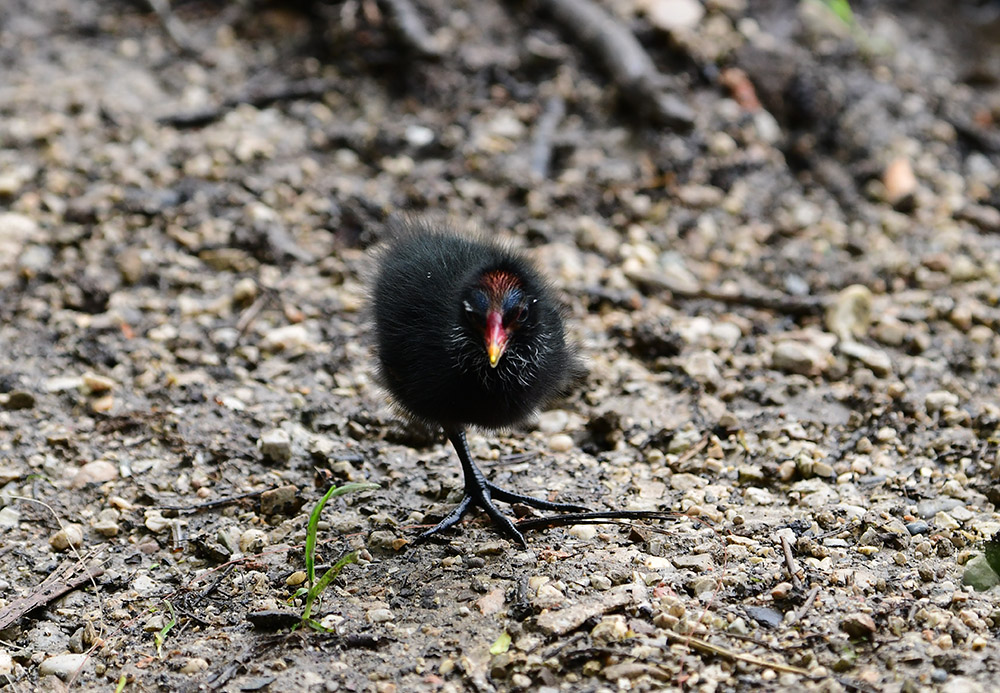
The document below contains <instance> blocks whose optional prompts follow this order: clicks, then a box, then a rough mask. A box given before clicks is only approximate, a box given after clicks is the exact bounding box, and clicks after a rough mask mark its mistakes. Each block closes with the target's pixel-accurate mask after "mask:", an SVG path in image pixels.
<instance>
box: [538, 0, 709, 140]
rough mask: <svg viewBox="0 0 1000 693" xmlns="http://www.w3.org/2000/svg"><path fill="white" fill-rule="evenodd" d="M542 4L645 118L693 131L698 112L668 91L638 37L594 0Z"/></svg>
mask: <svg viewBox="0 0 1000 693" xmlns="http://www.w3.org/2000/svg"><path fill="white" fill-rule="evenodd" d="M540 5H541V7H542V8H543V9H545V10H546V11H547V12H548V13H549V14H550V15H551V16H552V17H553V19H555V20H556V22H558V23H559V24H560V25H562V27H563V28H564V29H565V30H566V32H567V33H569V34H571V35H572V36H573V38H575V39H576V40H577V41H578V42H579V43H580V44H581V45H582V46H583V47H584V49H586V50H587V51H588V52H590V53H591V54H592V55H593V56H594V57H595V58H597V60H599V61H600V62H601V63H602V64H603V65H604V68H605V69H606V70H607V72H608V74H609V75H610V76H611V79H612V80H613V81H614V82H615V84H616V85H617V86H618V87H619V89H621V91H622V95H623V96H624V97H625V98H626V100H628V101H629V102H630V103H631V104H632V105H633V106H634V107H635V108H636V109H637V110H638V111H639V112H640V113H641V114H642V115H643V116H645V117H647V118H649V119H650V120H653V121H654V122H656V123H657V124H660V125H666V126H667V127H672V128H676V129H678V130H687V129H690V128H691V126H692V125H693V124H694V111H693V110H692V109H691V108H690V107H689V106H688V105H687V104H685V103H683V102H682V101H681V100H680V99H678V98H677V97H675V96H673V95H671V94H668V93H667V92H666V90H665V85H666V82H667V80H666V78H665V77H664V76H663V75H662V74H660V72H659V71H658V70H657V69H656V66H655V65H654V64H653V60H652V59H651V58H650V57H649V54H648V53H646V51H645V49H644V48H643V47H642V46H641V45H640V44H639V41H638V40H636V38H635V36H634V35H633V34H632V32H631V31H629V30H628V29H627V28H626V27H624V26H622V24H621V23H620V22H618V21H617V20H616V19H615V18H614V17H612V16H611V15H610V14H608V13H607V12H606V11H605V10H604V9H603V8H602V7H601V6H600V5H598V4H596V3H595V2H593V0H540Z"/></svg>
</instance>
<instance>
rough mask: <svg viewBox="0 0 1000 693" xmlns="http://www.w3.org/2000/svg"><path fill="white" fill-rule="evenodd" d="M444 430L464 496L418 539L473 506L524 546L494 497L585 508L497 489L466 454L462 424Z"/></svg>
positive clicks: (554, 507)
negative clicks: (454, 454) (458, 467)
mask: <svg viewBox="0 0 1000 693" xmlns="http://www.w3.org/2000/svg"><path fill="white" fill-rule="evenodd" d="M444 432H445V435H447V436H448V440H450V441H451V444H452V445H453V446H454V447H455V452H457V453H458V459H459V461H461V463H462V474H463V475H464V476H465V495H464V496H462V500H461V502H460V503H459V504H458V506H457V507H456V508H455V509H454V510H452V511H451V512H450V513H448V516H447V517H446V518H444V519H443V520H441V521H440V522H439V523H437V524H436V525H434V526H433V527H431V528H430V529H429V530H427V531H426V532H424V533H423V534H421V535H420V537H419V539H421V540H423V539H426V538H427V537H429V536H431V535H432V534H437V533H438V532H440V531H441V530H443V529H447V528H448V527H451V526H452V525H454V524H456V523H457V522H458V521H459V520H461V519H462V516H463V515H465V513H467V512H468V511H469V508H470V507H472V506H473V505H475V506H478V507H480V508H482V509H483V510H485V511H486V514H487V515H489V516H490V519H491V520H493V524H494V525H495V526H496V528H497V529H498V530H500V532H501V533H502V534H504V535H506V536H507V538H509V539H511V540H513V541H516V542H517V543H518V544H520V545H521V546H525V547H526V546H527V545H528V544H527V542H526V541H525V540H524V535H522V534H521V532H519V531H518V529H517V527H515V526H514V523H513V522H511V520H510V518H508V517H507V516H506V515H504V514H503V513H501V512H500V511H499V510H497V507H496V506H495V505H493V500H494V499H496V500H498V501H503V502H505V503H524V504H526V505H530V506H532V507H533V508H539V509H540V510H561V511H569V512H586V511H587V508H585V507H582V506H579V505H573V504H571V503H553V502H551V501H547V500H544V499H542V498H535V497H534V496H524V495H521V494H520V493H511V492H510V491H506V490H504V489H502V488H500V487H499V486H497V485H496V484H493V483H491V482H490V481H488V480H487V479H486V477H485V476H484V475H483V472H482V471H481V470H480V469H479V467H477V466H476V463H475V462H473V461H472V455H471V454H470V453H469V443H468V441H467V440H466V439H465V429H464V428H462V427H456V428H450V427H449V428H445V430H444Z"/></svg>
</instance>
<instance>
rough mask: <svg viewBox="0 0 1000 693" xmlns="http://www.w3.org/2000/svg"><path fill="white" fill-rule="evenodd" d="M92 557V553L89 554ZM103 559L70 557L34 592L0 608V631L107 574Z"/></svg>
mask: <svg viewBox="0 0 1000 693" xmlns="http://www.w3.org/2000/svg"><path fill="white" fill-rule="evenodd" d="M88 558H90V557H88ZM102 563H103V561H96V560H90V561H89V562H86V561H83V560H74V561H67V562H66V563H63V564H62V565H61V566H59V567H58V568H56V569H55V570H54V571H53V572H52V573H51V574H49V576H48V577H47V578H45V579H44V580H42V582H41V584H40V585H38V587H37V588H36V589H35V591H34V592H32V593H31V594H28V595H26V596H24V597H19V598H17V599H15V600H14V601H12V602H11V603H10V604H8V605H7V606H5V607H4V608H2V609H0V631H2V630H6V629H7V628H10V627H11V626H12V625H14V624H15V623H17V622H18V621H19V620H21V618H23V617H24V616H25V615H26V614H28V613H30V612H31V611H34V610H35V609H37V608H38V607H40V606H45V605H47V604H50V603H51V602H53V601H55V600H56V599H58V598H59V597H61V596H63V595H64V594H66V593H67V592H71V591H73V590H75V589H76V588H77V587H79V586H80V585H83V584H85V583H88V582H90V583H93V582H94V581H95V580H96V579H97V578H99V577H100V576H101V575H103V574H104V567H103V566H102V565H101V564H102Z"/></svg>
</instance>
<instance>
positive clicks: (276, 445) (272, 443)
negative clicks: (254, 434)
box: [258, 428, 292, 462]
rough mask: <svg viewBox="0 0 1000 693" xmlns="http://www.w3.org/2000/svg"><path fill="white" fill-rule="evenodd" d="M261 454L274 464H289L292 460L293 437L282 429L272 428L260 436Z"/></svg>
mask: <svg viewBox="0 0 1000 693" xmlns="http://www.w3.org/2000/svg"><path fill="white" fill-rule="evenodd" d="M258 445H259V446H260V451H261V454H263V455H264V457H266V458H267V459H269V460H272V461H274V462H287V461H288V460H290V459H291V458H292V437H291V436H290V435H288V431H286V430H284V429H281V428H272V429H271V430H270V431H265V432H264V433H261V434H260V441H259V442H258Z"/></svg>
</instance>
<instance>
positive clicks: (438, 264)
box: [372, 222, 576, 429]
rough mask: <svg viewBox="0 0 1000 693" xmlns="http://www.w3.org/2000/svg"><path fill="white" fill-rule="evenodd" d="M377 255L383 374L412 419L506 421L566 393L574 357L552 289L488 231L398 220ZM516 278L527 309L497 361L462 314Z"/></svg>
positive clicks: (500, 424)
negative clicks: (480, 293)
mask: <svg viewBox="0 0 1000 693" xmlns="http://www.w3.org/2000/svg"><path fill="white" fill-rule="evenodd" d="M390 235H391V238H390V240H389V241H388V243H387V244H386V246H385V247H384V248H383V249H382V251H381V255H380V257H379V258H378V262H379V268H378V271H377V276H376V279H375V283H374V290H373V296H372V298H373V304H374V306H373V307H374V325H375V337H376V348H377V354H378V361H379V371H380V376H381V380H382V381H383V383H384V384H385V386H386V387H387V388H388V390H389V392H390V393H391V395H392V397H393V399H394V400H395V402H396V403H397V405H398V406H399V407H401V408H402V409H403V410H404V411H405V412H406V413H407V414H408V415H409V416H411V417H413V418H415V419H418V420H420V421H423V422H426V423H429V424H437V425H441V426H444V427H445V429H449V428H456V427H460V426H463V425H474V426H479V427H481V428H486V429H498V428H505V427H508V426H511V425H512V424H515V423H517V422H519V421H521V420H523V419H525V418H526V417H528V416H529V415H530V414H531V413H532V412H533V411H534V410H535V409H537V408H538V407H539V406H540V405H542V404H543V403H544V402H545V400H546V399H548V398H550V397H552V396H554V395H556V394H559V393H560V392H561V390H562V389H563V388H564V386H565V384H566V381H567V379H568V377H569V375H570V374H571V373H572V372H573V371H574V370H575V368H576V366H575V361H574V357H573V354H572V352H571V350H570V349H569V348H568V347H567V345H566V341H565V337H564V334H563V325H562V316H561V314H560V311H559V307H558V304H557V302H556V301H555V299H554V297H553V296H552V292H551V290H550V289H549V288H548V286H547V285H546V283H545V281H544V280H543V279H542V278H541V276H540V275H539V274H538V272H537V270H535V268H534V266H533V265H532V264H531V263H530V262H529V261H528V260H527V259H526V258H524V257H523V256H522V255H520V254H519V253H517V252H516V251H514V250H512V249H510V248H509V247H507V246H505V245H503V244H501V243H498V242H495V241H492V240H488V239H484V238H479V237H470V236H463V235H459V234H458V233H456V232H454V231H451V230H441V229H438V228H431V227H430V226H428V225H427V224H425V223H423V222H415V223H402V222H397V223H395V224H394V225H393V226H392V227H391V228H390ZM510 282H514V283H515V284H516V285H517V287H518V289H519V290H520V291H521V292H522V294H523V298H524V300H525V305H526V306H527V307H528V309H527V311H526V314H525V317H524V319H523V320H522V321H521V322H520V323H519V324H518V326H517V328H516V329H514V330H512V331H511V334H510V338H509V341H508V343H507V345H506V349H505V351H504V353H503V355H502V356H501V358H500V360H499V361H498V363H497V364H496V367H491V366H490V363H489V360H488V358H487V356H486V351H485V347H484V342H483V332H482V330H481V329H480V328H478V327H477V326H476V325H475V324H473V323H472V322H470V319H469V317H468V315H465V314H464V313H465V312H466V308H464V307H463V306H464V305H465V304H466V303H467V302H468V301H467V298H468V296H469V292H470V291H473V292H474V291H475V290H476V288H477V287H481V288H484V289H486V290H487V291H489V290H493V291H496V289H497V287H498V286H500V287H502V286H504V285H505V284H507V283H510Z"/></svg>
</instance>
